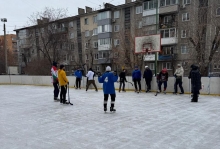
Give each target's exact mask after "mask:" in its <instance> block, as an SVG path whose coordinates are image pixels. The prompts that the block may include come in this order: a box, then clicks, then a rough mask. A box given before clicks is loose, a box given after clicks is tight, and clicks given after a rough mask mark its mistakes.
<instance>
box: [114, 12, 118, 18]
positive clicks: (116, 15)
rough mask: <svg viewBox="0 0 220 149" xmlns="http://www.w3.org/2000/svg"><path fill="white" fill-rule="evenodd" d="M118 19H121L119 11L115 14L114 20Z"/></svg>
mask: <svg viewBox="0 0 220 149" xmlns="http://www.w3.org/2000/svg"><path fill="white" fill-rule="evenodd" d="M117 18H119V11H115V12H114V19H117Z"/></svg>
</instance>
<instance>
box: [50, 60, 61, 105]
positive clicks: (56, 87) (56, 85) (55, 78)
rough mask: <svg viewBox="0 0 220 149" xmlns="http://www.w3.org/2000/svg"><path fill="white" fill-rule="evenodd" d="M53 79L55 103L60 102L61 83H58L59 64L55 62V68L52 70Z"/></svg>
mask: <svg viewBox="0 0 220 149" xmlns="http://www.w3.org/2000/svg"><path fill="white" fill-rule="evenodd" d="M51 75H52V77H51V79H52V83H53V87H54V91H53V95H54V101H59V99H58V95H59V81H58V71H57V62H53V66H52V68H51Z"/></svg>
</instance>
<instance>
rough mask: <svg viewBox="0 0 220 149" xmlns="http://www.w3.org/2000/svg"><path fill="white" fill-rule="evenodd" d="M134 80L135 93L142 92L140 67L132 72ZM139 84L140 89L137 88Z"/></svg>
mask: <svg viewBox="0 0 220 149" xmlns="http://www.w3.org/2000/svg"><path fill="white" fill-rule="evenodd" d="M132 80H133V82H134V87H135V92H137V93H139V92H140V91H141V71H140V70H139V69H138V66H135V70H134V71H133V72H132ZM137 83H138V86H139V89H138V88H137Z"/></svg>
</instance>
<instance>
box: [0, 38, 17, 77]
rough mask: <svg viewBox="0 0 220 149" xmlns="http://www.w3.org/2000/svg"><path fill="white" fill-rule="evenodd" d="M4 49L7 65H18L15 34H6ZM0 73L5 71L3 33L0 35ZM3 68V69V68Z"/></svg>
mask: <svg viewBox="0 0 220 149" xmlns="http://www.w3.org/2000/svg"><path fill="white" fill-rule="evenodd" d="M6 49H7V62H8V66H17V65H18V53H17V39H16V35H15V34H6ZM0 51H1V54H0V59H1V60H0V65H1V66H2V68H1V69H0V73H3V72H5V51H4V35H1V36H0ZM3 68H4V69H3Z"/></svg>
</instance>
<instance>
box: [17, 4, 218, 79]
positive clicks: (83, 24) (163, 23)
mask: <svg viewBox="0 0 220 149" xmlns="http://www.w3.org/2000/svg"><path fill="white" fill-rule="evenodd" d="M206 9H207V11H205V12H208V15H207V16H212V17H201V16H204V15H200V14H203V12H204V10H206ZM219 16H220V3H219V2H218V1H217V0H210V1H207V0H202V1H192V0H137V1H131V0H125V4H123V5H118V6H115V5H112V4H109V3H106V4H105V5H104V8H103V9H100V10H92V8H90V7H87V6H86V7H85V9H82V8H79V9H78V15H77V16H73V17H69V18H64V19H60V20H56V21H53V22H47V23H51V24H53V26H54V28H55V29H56V31H55V32H56V34H62V39H63V41H62V42H60V43H59V50H60V51H62V52H61V53H59V57H60V58H59V61H60V63H63V64H65V65H66V68H67V72H68V74H71V73H72V71H73V70H75V69H76V68H77V67H83V68H86V70H88V69H89V68H91V67H92V68H93V69H94V70H95V71H101V72H104V71H105V67H106V66H107V65H110V66H111V67H112V69H113V70H121V69H123V68H126V69H128V72H129V73H131V71H132V69H133V67H134V65H139V67H140V69H142V70H143V69H144V66H145V65H148V66H149V67H150V68H151V69H152V70H153V71H154V70H155V69H157V72H159V71H160V70H161V69H163V68H167V69H168V72H169V74H170V75H172V74H173V73H174V71H175V67H176V65H177V64H182V66H183V67H184V69H185V75H188V73H189V70H190V69H189V68H190V65H191V64H192V63H195V60H196V48H195V45H193V42H192V40H190V38H192V39H194V40H195V41H196V43H200V42H198V41H200V40H196V39H195V37H196V36H197V35H196V31H198V29H199V27H200V26H202V27H204V26H206V28H205V30H204V31H205V33H204V34H203V35H202V40H201V46H202V47H204V51H205V54H203V55H205V56H206V57H205V56H204V57H202V58H203V59H204V61H207V60H208V59H209V57H207V56H209V54H207V53H210V49H211V48H212V47H213V46H217V47H218V46H219V45H218V44H217V43H216V44H214V45H213V40H214V39H215V37H216V35H218V34H217V33H219V30H220V28H219V27H220V26H219V24H220V22H219V21H220V20H219V19H220V18H219ZM41 21H43V22H45V21H46V19H45V18H43V19H42V20H41ZM37 28H39V24H38V25H36V26H32V27H28V28H23V29H18V30H16V31H17V37H18V40H19V49H20V52H21V53H22V54H21V55H22V56H23V57H22V58H21V59H22V60H20V62H22V61H26V62H29V61H30V60H31V58H32V57H42V56H43V55H42V52H40V50H39V49H40V47H41V46H42V44H40V43H42V41H40V40H39V39H38V38H37V37H38V36H39V35H40V34H39V31H38V30H39V29H37ZM41 28H42V27H41ZM30 30H33V31H32V32H33V33H34V34H35V35H34V37H35V38H34V40H30V37H29V36H33V34H30V33H29V32H30ZM155 34H160V36H161V47H160V52H157V53H148V54H135V42H134V39H135V37H138V36H150V35H155ZM218 38H219V36H217V37H216V40H217V39H218ZM198 39H200V38H198ZM38 45H39V46H38ZM50 54H51V55H52V56H51V57H52V58H53V57H54V56H55V55H53V54H54V53H50ZM155 57H156V58H157V67H155ZM140 62H141V63H140ZM21 64H22V66H25V64H24V62H23V63H21ZM204 64H205V63H204ZM209 71H210V72H219V71H220V62H219V50H216V51H215V53H214V57H213V61H212V63H211V64H210V65H209Z"/></svg>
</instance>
